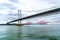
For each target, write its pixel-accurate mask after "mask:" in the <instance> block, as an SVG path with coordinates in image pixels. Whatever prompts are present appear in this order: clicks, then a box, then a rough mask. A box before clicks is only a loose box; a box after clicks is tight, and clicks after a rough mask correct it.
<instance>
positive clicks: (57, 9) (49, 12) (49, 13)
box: [6, 8, 60, 24]
mask: <svg viewBox="0 0 60 40" xmlns="http://www.w3.org/2000/svg"><path fill="white" fill-rule="evenodd" d="M52 14H60V8H55V9H52V10H48V11H45V12H41V13H37V14H34V15H31V16H27V17H24V18H19V19H16V20H13V21H10V22H7V23H6V24H10V23H12V22H16V21H21V20H25V19H29V18H33V17H38V16H47V15H52Z"/></svg>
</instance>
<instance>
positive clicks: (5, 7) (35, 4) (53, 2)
mask: <svg viewBox="0 0 60 40" xmlns="http://www.w3.org/2000/svg"><path fill="white" fill-rule="evenodd" d="M59 4H60V0H0V14H9V13H17V10H18V9H19V10H22V14H24V16H27V15H32V14H36V13H38V12H40V11H41V9H48V8H53V7H59ZM39 10H40V11H39ZM29 11H30V12H29ZM25 12H26V13H25ZM58 17H59V16H58ZM57 19H58V18H57Z"/></svg>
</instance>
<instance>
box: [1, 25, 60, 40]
mask: <svg viewBox="0 0 60 40" xmlns="http://www.w3.org/2000/svg"><path fill="white" fill-rule="evenodd" d="M0 40H60V25H59V24H52V25H51V24H50V25H24V26H21V27H20V26H14V25H0Z"/></svg>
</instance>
